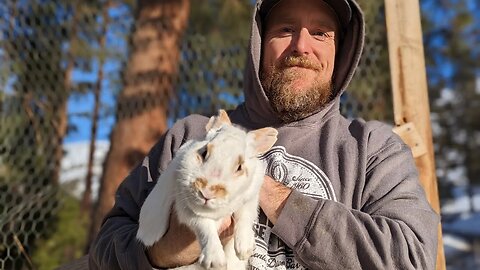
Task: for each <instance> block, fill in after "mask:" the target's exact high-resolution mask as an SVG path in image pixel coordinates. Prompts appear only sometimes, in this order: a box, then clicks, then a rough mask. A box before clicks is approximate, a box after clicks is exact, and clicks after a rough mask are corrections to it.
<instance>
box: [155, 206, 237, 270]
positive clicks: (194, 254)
mask: <svg viewBox="0 0 480 270" xmlns="http://www.w3.org/2000/svg"><path fill="white" fill-rule="evenodd" d="M234 225H235V224H234V222H233V218H232V217H228V218H225V219H224V221H223V224H222V226H221V227H220V229H219V231H218V233H219V237H220V241H221V242H222V244H225V243H227V242H228V240H230V239H231V238H232V237H233V232H234ZM147 256H148V258H149V260H150V263H151V264H152V266H154V267H157V268H158V267H161V268H165V267H168V268H171V267H178V266H183V265H190V264H193V263H194V262H195V261H196V260H197V259H198V256H200V244H199V243H198V241H197V239H196V237H195V234H194V233H193V232H192V231H191V230H190V229H189V228H188V227H187V226H185V225H184V224H180V223H179V222H178V218H177V215H176V214H175V212H174V211H172V213H171V214H170V224H169V227H168V230H167V232H166V233H165V235H164V236H163V237H162V238H161V239H160V240H158V241H157V242H156V243H155V244H154V245H153V246H151V247H150V248H148V249H147Z"/></svg>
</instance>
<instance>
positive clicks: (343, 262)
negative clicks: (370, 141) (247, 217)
mask: <svg viewBox="0 0 480 270" xmlns="http://www.w3.org/2000/svg"><path fill="white" fill-rule="evenodd" d="M365 173H366V178H365V183H364V185H362V184H358V183H357V184H356V185H357V188H356V190H357V192H361V193H362V197H361V198H362V207H361V209H352V208H350V207H348V206H346V205H344V204H342V203H339V202H334V201H330V200H324V199H321V200H315V199H312V198H310V197H307V196H305V195H303V194H301V193H300V192H298V191H294V192H293V193H292V194H291V195H290V197H289V198H288V200H287V202H286V205H285V207H284V209H283V211H282V213H281V214H280V217H279V219H278V221H277V223H276V225H275V226H274V228H273V232H274V233H275V234H276V235H278V236H279V237H280V238H281V239H282V240H283V241H284V242H285V243H286V244H287V245H288V246H289V247H291V248H292V249H293V250H294V253H295V257H296V258H297V260H298V261H299V262H301V263H302V264H304V265H305V266H307V267H308V268H310V269H434V268H435V261H436V254H437V252H436V251H437V229H438V222H439V217H438V215H437V214H436V213H435V212H434V211H433V209H432V208H431V207H430V205H429V204H428V202H427V200H426V197H425V193H424V190H423V188H422V187H421V186H420V184H419V181H418V173H417V170H416V167H415V164H414V160H413V157H412V155H411V152H410V149H409V148H408V146H406V145H405V144H403V142H401V141H400V139H399V138H398V137H395V136H392V137H390V138H389V139H388V140H386V142H385V143H384V144H383V145H382V147H381V148H380V149H378V150H376V151H375V152H374V153H372V154H371V155H370V156H369V157H368V161H367V169H366V172H365ZM358 182H361V181H358Z"/></svg>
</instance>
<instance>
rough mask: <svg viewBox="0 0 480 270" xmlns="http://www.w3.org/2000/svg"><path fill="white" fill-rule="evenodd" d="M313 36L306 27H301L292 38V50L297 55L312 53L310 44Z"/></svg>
mask: <svg viewBox="0 0 480 270" xmlns="http://www.w3.org/2000/svg"><path fill="white" fill-rule="evenodd" d="M310 41H311V36H310V32H309V31H308V29H306V28H301V29H300V31H299V32H297V33H296V35H294V38H293V39H292V44H291V47H292V52H293V53H294V54H295V55H299V56H300V55H308V54H310V53H311V46H310Z"/></svg>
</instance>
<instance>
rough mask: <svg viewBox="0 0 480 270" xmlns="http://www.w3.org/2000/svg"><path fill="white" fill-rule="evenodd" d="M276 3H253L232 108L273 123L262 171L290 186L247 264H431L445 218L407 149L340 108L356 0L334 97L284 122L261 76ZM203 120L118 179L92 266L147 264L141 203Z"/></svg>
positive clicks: (252, 124)
mask: <svg viewBox="0 0 480 270" xmlns="http://www.w3.org/2000/svg"><path fill="white" fill-rule="evenodd" d="M330 1H332V0H330ZM333 1H335V0H333ZM336 1H339V0H336ZM272 2H278V1H268V0H265V1H260V0H259V1H258V2H257V4H256V8H255V12H254V16H253V21H252V31H251V37H250V46H249V55H248V59H247V63H246V69H245V83H244V85H245V88H244V93H245V102H244V103H243V104H241V105H239V106H238V107H237V108H236V109H235V110H233V111H231V112H229V115H230V117H231V119H232V121H233V122H234V123H237V124H240V125H242V126H244V127H246V128H248V129H254V128H260V127H265V126H273V127H275V128H277V130H278V132H279V134H278V141H277V143H276V144H275V146H274V147H273V148H272V149H271V150H270V151H269V152H267V153H266V154H264V155H263V156H262V157H261V158H262V160H264V162H265V164H266V165H267V171H266V174H268V175H270V176H272V177H273V178H274V179H276V180H277V181H280V182H282V183H283V184H284V185H286V186H288V187H290V188H292V189H293V190H294V191H293V192H292V193H291V195H290V196H289V198H288V200H287V202H286V204H285V206H284V208H283V210H282V212H281V214H280V216H279V218H278V220H277V223H276V224H275V226H273V225H272V224H271V223H270V222H269V221H268V219H267V218H266V216H265V214H263V212H260V214H259V218H258V221H257V223H256V224H255V227H254V228H255V230H256V249H255V254H254V255H253V256H252V258H251V259H250V263H251V265H252V267H251V268H252V269H306V268H308V269H369V270H370V269H434V267H435V260H436V248H437V228H438V222H439V217H438V215H437V214H436V213H435V212H434V211H433V210H432V208H431V207H430V205H429V204H428V202H427V200H426V197H425V194H424V191H423V189H422V187H421V186H420V184H419V181H418V174H417V171H416V167H415V163H414V160H413V157H412V154H411V151H410V149H409V148H408V146H406V145H405V144H404V143H403V142H402V140H401V139H400V138H399V137H398V136H396V135H395V134H394V133H392V131H391V128H390V127H389V126H387V125H385V124H382V123H380V122H376V121H372V122H365V121H363V120H361V119H358V120H353V121H350V120H347V119H345V118H344V117H343V116H342V115H341V114H340V111H339V103H340V95H341V93H342V92H343V91H344V90H345V88H346V87H347V85H348V83H349V82H350V80H351V78H352V76H353V73H354V71H355V69H356V67H357V64H358V61H359V58H360V55H361V51H362V47H363V39H364V22H363V15H362V12H361V11H360V9H359V7H358V5H357V4H356V3H355V2H354V1H353V0H348V3H349V5H350V10H349V14H350V15H351V17H350V18H348V20H347V25H345V27H344V33H343V39H342V42H341V44H340V46H341V47H340V48H339V50H338V51H337V58H336V64H335V66H336V70H335V75H334V79H333V84H334V93H335V95H334V97H333V98H332V100H331V101H330V102H329V103H328V104H326V105H325V106H324V107H322V108H318V110H317V111H316V112H314V113H313V114H312V115H310V116H308V117H306V118H304V119H301V120H299V121H296V122H292V123H287V124H282V123H281V122H280V120H279V119H278V118H277V116H276V115H275V113H274V112H273V110H272V108H271V107H270V105H269V101H268V98H267V97H266V95H265V93H264V91H263V89H262V86H261V85H260V81H259V67H260V56H261V51H260V48H261V35H262V26H261V17H262V14H263V12H268V10H265V7H270V6H272V4H274V3H272ZM207 120H208V118H207V117H204V116H199V115H191V116H189V117H187V118H185V119H182V120H180V121H178V122H177V123H175V125H174V126H173V127H172V128H171V129H170V130H169V131H168V132H167V133H166V134H165V135H164V136H163V137H162V138H161V139H160V141H159V142H158V143H157V144H156V145H155V146H154V147H153V148H152V150H151V152H150V153H149V155H148V156H147V157H146V158H145V160H144V162H143V163H142V164H141V165H139V166H138V167H137V168H135V169H134V170H133V171H132V172H131V173H130V175H129V176H128V177H127V178H126V179H125V181H124V182H123V183H122V184H121V185H120V187H119V189H118V191H117V194H116V201H115V206H114V207H113V209H112V211H111V212H110V213H109V214H108V216H107V217H106V218H105V220H104V223H103V225H102V228H101V231H100V233H99V235H98V237H97V239H96V240H95V242H94V244H93V246H92V249H91V251H90V256H89V257H90V267H91V269H151V265H150V264H149V262H148V259H147V257H146V255H145V251H144V247H143V246H141V244H140V243H139V242H138V241H136V239H135V235H136V232H137V229H138V216H139V212H140V208H141V206H142V204H143V201H144V200H145V198H146V197H147V195H148V194H149V192H150V191H151V190H152V188H153V186H154V185H155V182H156V180H157V179H158V176H159V174H161V172H162V171H163V170H164V169H165V168H166V166H167V165H168V163H169V161H170V160H171V159H172V157H173V156H174V155H175V152H176V150H177V149H178V148H179V147H180V145H181V144H182V143H184V142H185V141H186V140H189V139H199V138H201V137H202V136H204V134H205V125H206V123H207Z"/></svg>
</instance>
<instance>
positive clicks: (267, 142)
mask: <svg viewBox="0 0 480 270" xmlns="http://www.w3.org/2000/svg"><path fill="white" fill-rule="evenodd" d="M277 135H278V131H277V130H276V129H274V128H271V127H266V128H261V129H257V130H252V131H250V132H248V136H252V137H253V142H254V149H255V153H256V154H257V155H260V154H263V153H265V152H267V151H268V150H270V148H272V146H273V145H274V144H275V142H276V141H277Z"/></svg>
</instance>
